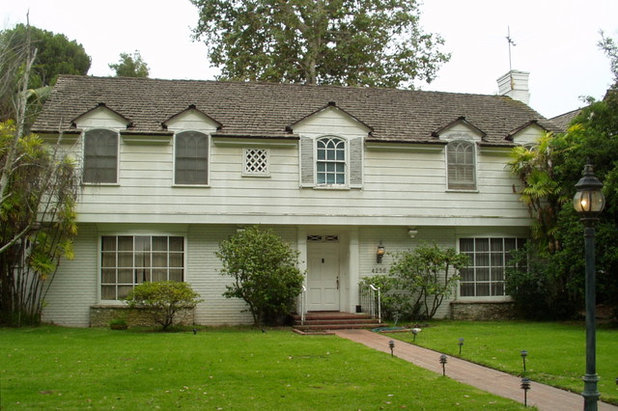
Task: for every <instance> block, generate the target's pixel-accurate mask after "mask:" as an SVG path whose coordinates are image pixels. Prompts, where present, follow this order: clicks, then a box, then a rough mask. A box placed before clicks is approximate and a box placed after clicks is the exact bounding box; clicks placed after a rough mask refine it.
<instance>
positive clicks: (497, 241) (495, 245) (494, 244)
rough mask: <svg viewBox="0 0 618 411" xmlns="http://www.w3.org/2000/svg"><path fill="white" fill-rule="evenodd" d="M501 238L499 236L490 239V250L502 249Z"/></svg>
mask: <svg viewBox="0 0 618 411" xmlns="http://www.w3.org/2000/svg"><path fill="white" fill-rule="evenodd" d="M502 249H503V248H502V239H501V238H492V239H491V251H502Z"/></svg>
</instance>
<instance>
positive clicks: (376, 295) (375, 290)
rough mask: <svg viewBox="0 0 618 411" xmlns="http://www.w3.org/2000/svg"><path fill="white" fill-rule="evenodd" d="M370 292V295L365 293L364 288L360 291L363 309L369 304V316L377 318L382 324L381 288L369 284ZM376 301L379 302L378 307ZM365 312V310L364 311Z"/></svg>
mask: <svg viewBox="0 0 618 411" xmlns="http://www.w3.org/2000/svg"><path fill="white" fill-rule="evenodd" d="M368 291H369V293H365V292H364V291H363V288H362V287H361V289H360V293H361V308H363V306H364V305H365V304H367V306H368V307H367V308H368V310H367V312H368V313H369V315H371V316H372V317H373V318H376V317H377V318H378V321H379V322H380V323H382V301H381V299H382V295H381V292H380V287H376V286H375V285H374V284H369V285H368ZM367 294H368V295H367ZM376 300H377V307H376ZM363 311H365V310H364V309H363ZM376 311H377V316H376Z"/></svg>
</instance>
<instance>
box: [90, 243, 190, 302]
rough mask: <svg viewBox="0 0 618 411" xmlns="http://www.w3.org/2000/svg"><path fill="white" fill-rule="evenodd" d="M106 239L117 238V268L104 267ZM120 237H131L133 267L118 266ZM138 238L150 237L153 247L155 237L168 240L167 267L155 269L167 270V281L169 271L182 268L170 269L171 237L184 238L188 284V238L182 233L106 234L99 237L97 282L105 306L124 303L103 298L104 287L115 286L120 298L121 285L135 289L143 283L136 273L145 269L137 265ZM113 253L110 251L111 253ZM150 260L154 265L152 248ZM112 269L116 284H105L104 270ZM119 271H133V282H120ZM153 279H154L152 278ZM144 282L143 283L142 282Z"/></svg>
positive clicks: (183, 274) (183, 277)
mask: <svg viewBox="0 0 618 411" xmlns="http://www.w3.org/2000/svg"><path fill="white" fill-rule="evenodd" d="M104 237H115V238H116V248H115V250H114V251H113V252H114V253H115V254H116V257H115V258H116V264H115V266H113V267H112V266H105V267H104V264H105V263H104V262H103V238H104ZM118 237H131V238H132V250H131V254H132V260H133V262H132V265H131V267H128V266H126V267H122V266H120V265H119V264H118V252H119V250H118ZM136 237H149V238H150V243H151V245H152V238H153V237H166V238H167V239H168V240H167V241H168V249H167V251H166V253H167V257H166V258H167V265H166V267H154V268H159V269H162V268H165V269H166V270H167V276H166V277H167V279H169V278H170V277H169V270H170V268H171V269H179V268H180V267H177V266H174V267H170V265H169V254H170V250H169V238H170V237H180V238H182V267H181V268H182V280H181V281H182V282H186V280H187V251H188V250H187V236H186V235H185V234H181V233H105V234H101V235H100V236H99V237H98V270H97V272H98V276H97V278H98V280H97V285H98V286H97V295H98V299H99V301H101V302H104V303H105V304H122V303H123V301H122V299H118V298H116V299H105V298H103V292H102V290H103V286H105V285H107V286H114V287H116V291H115V295H116V297H118V287H119V286H121V285H124V286H126V287H128V286H131V288H133V287H135V286H136V285H137V284H140V283H141V282H138V281H136V272H135V270H138V269H143V268H144V267H140V266H137V265H135V254H136V250H135V238H136ZM111 252H112V251H110V253H111ZM149 253H150V258H151V263H152V253H153V250H152V247H151V248H150V251H149ZM173 253H174V254H179V253H180V252H178V251H175V252H173ZM106 268H108V269H110V270H112V269H113V270H116V280H115V282H103V270H104V269H106ZM149 268H150V269H153V266H152V264H151V265H150V267H149ZM119 269H125V270H131V271H132V273H131V276H132V281H131V282H124V283H121V282H119V281H118V272H117V270H119ZM151 276H152V273H151ZM151 279H152V277H151ZM142 282H143V281H142Z"/></svg>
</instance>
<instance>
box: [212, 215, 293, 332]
mask: <svg viewBox="0 0 618 411" xmlns="http://www.w3.org/2000/svg"><path fill="white" fill-rule="evenodd" d="M217 256H218V257H219V258H220V259H221V261H222V263H223V268H222V269H221V274H222V275H228V276H231V277H232V279H233V281H232V284H231V285H227V286H226V288H227V290H226V291H225V293H223V295H224V296H225V297H227V298H242V299H243V300H244V301H245V302H246V303H247V305H248V307H249V308H248V310H249V311H250V312H251V315H252V316H253V321H254V323H255V325H259V324H273V323H280V322H281V321H282V319H283V318H284V317H285V315H287V314H289V313H290V311H291V310H292V309H293V307H294V303H295V301H296V297H297V296H298V295H299V294H300V292H301V289H302V285H303V280H304V278H303V275H302V274H301V272H300V270H299V269H298V267H297V265H298V252H297V251H295V250H292V249H291V248H290V246H289V244H287V243H286V242H285V241H283V239H282V238H281V237H279V236H278V235H277V234H275V233H274V232H272V231H271V230H262V229H260V228H259V227H257V226H253V227H249V228H247V229H245V230H242V231H239V232H237V233H236V234H235V235H233V236H232V237H230V238H229V239H227V240H225V241H222V242H221V244H219V251H218V252H217Z"/></svg>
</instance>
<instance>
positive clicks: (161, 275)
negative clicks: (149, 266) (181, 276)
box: [152, 269, 167, 281]
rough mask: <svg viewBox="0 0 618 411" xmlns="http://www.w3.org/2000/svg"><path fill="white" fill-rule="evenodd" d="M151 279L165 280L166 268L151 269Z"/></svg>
mask: <svg viewBox="0 0 618 411" xmlns="http://www.w3.org/2000/svg"><path fill="white" fill-rule="evenodd" d="M152 281H167V270H161V269H158V270H152Z"/></svg>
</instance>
